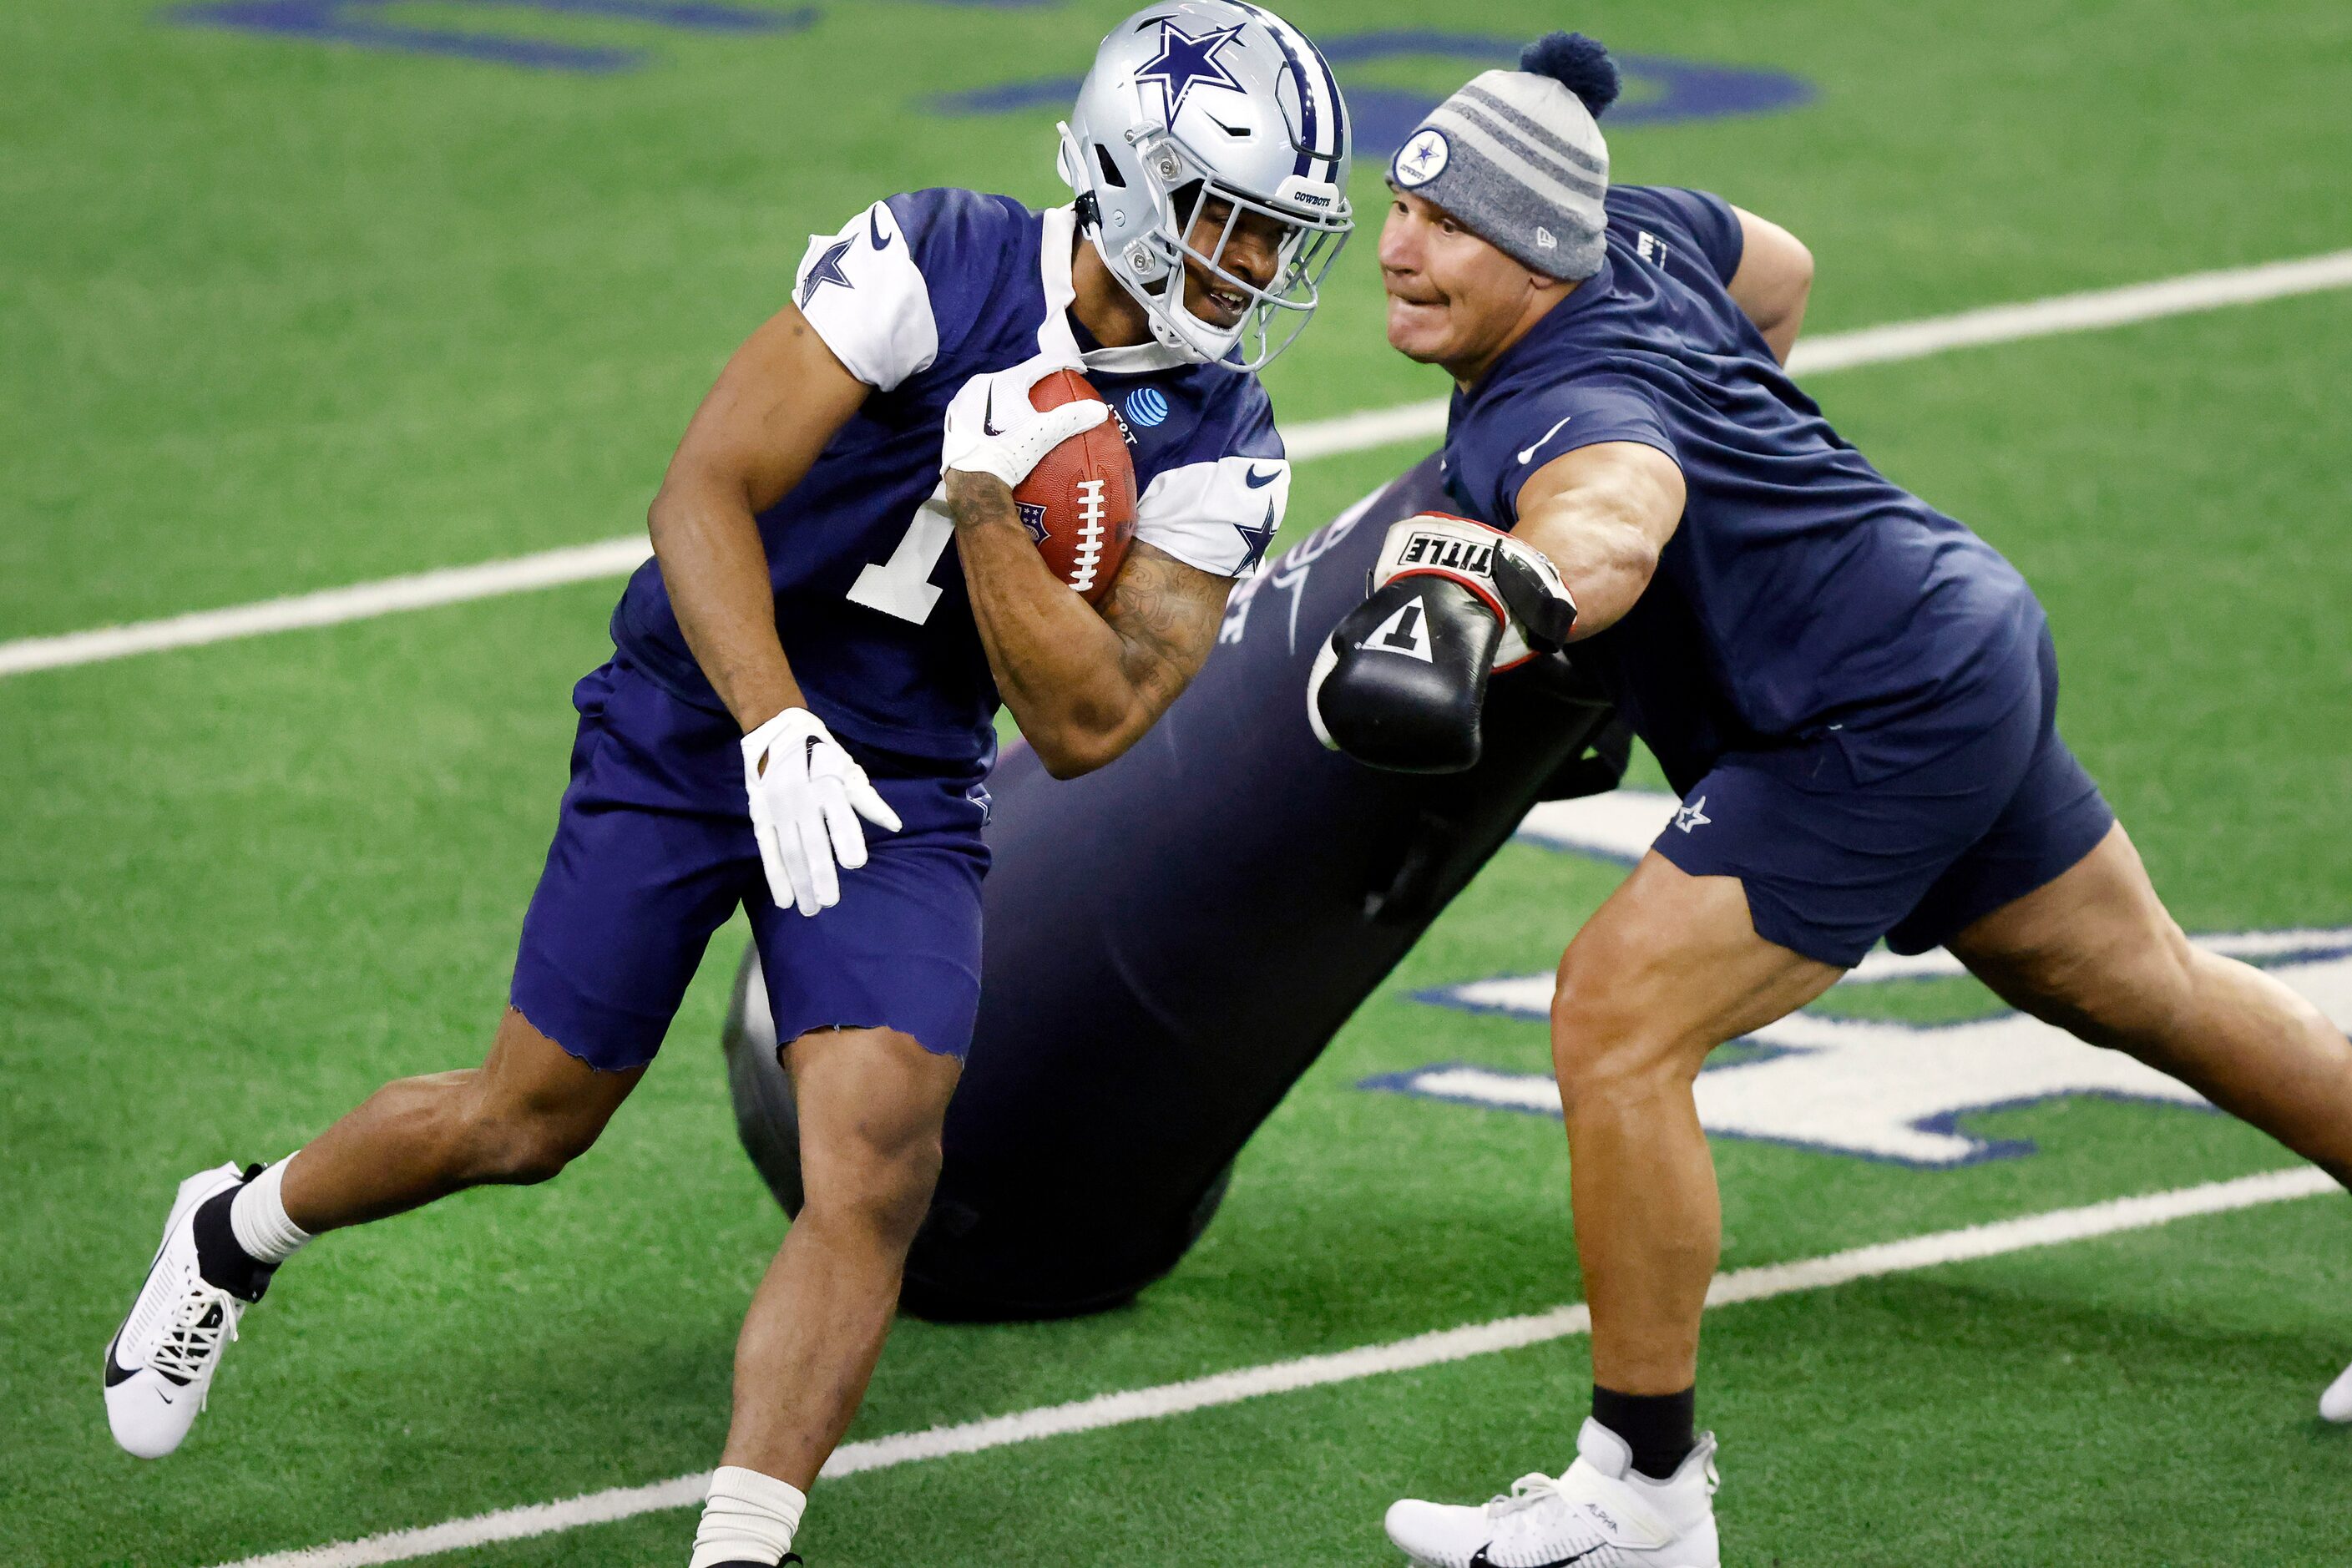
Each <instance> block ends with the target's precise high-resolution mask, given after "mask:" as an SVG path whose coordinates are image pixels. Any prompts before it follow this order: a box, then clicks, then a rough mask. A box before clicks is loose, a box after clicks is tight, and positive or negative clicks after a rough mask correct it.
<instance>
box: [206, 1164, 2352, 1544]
mask: <svg viewBox="0 0 2352 1568" xmlns="http://www.w3.org/2000/svg"><path fill="white" fill-rule="evenodd" d="M2338 1190H2340V1189H2338V1188H2337V1187H2336V1184H2334V1183H2333V1182H2331V1181H2329V1180H2328V1179H2327V1178H2326V1176H2324V1175H2322V1174H2321V1173H2319V1172H2317V1171H2315V1170H2313V1169H2311V1168H2310V1167H2309V1166H2297V1167H2294V1168H2293V1169H2290V1170H2284V1171H2273V1172H2267V1173H2263V1174H2261V1175H2255V1176H2241V1177H2239V1178H2237V1179H2236V1180H2234V1181H2227V1182H2209V1183H2206V1184H2203V1185H2201V1186H2194V1187H2179V1188H2176V1189H2174V1190H2172V1191H2169V1192H2161V1193H2150V1194H2146V1195H2144V1196H2140V1197H2131V1198H2116V1199H2113V1200H2111V1201H2109V1202H2106V1203H2099V1204H2090V1205H2085V1206H2084V1207H2081V1208H2071V1209H2056V1210H2053V1211H2052V1212H2050V1213H2047V1214H2035V1215H2021V1216H2019V1217H2018V1218H2016V1219H2005V1220H1997V1221H1994V1222H1993V1223H1992V1224H1990V1225H1979V1226H1969V1227H1968V1228H1966V1229H1963V1230H1946V1231H1937V1232H1935V1233H1934V1234H1932V1235H1928V1236H1915V1237H1909V1238H1907V1239H1906V1240H1902V1241H1890V1242H1882V1243H1880V1244H1878V1245H1877V1246H1874V1247H1854V1248H1853V1249H1852V1250H1850V1251H1846V1252H1832V1253H1830V1254H1828V1255H1827V1256H1825V1257H1822V1258H1802V1259H1800V1260H1798V1261H1796V1262H1793V1263H1772V1264H1766V1265H1764V1266H1762V1267H1760V1268H1742V1269H1738V1270H1737V1271H1735V1272H1733V1273H1729V1274H1725V1275H1721V1276H1719V1277H1718V1278H1717V1279H1716V1281H1715V1284H1714V1286H1713V1287H1712V1288H1711V1289H1709V1290H1708V1291H1707V1294H1706V1304H1707V1305H1708V1306H1709V1307H1711V1308H1712V1307H1721V1306H1727V1305H1729V1304H1731V1303H1733V1302H1736V1301H1761V1300H1769V1299H1770V1298H1772V1297H1775V1296H1789V1295H1794V1294H1797V1293H1799V1292H1802V1291H1808V1290H1822V1289H1829V1288H1831V1287H1832V1286H1836V1285H1843V1284H1847V1283H1849V1282H1851V1281H1853V1280H1856V1279H1875V1278H1878V1277H1880V1276H1883V1275H1888V1274H1903V1273H1907V1272H1910V1271H1912V1270H1914V1269H1920V1268H1937V1267H1938V1266H1940V1265H1943V1264H1947V1263H1962V1262H1968V1261H1969V1260H1972V1259H1977V1258H1998V1257H2000V1256H2002V1255H2003V1254H2006V1253H2011V1252H2023V1251H2027V1250H2029V1249H2031V1248H2033V1247H2054V1246H2057V1245H2059V1244H2061V1243H2063V1242H2069V1241H2083V1240H2086V1239H2088V1238H2090V1237H2100V1236H2115V1235H2118V1234H2121V1233H2123V1232H2125V1231H2133V1230H2145V1229H2147V1228H2148V1227H2149V1226H2159V1225H2165V1224H2168V1223H2169V1222H2171V1221H2173V1220H2177V1219H2186V1218H2189V1216H2191V1215H2214V1214H2226V1213H2229V1212H2231V1210H2234V1209H2246V1208H2253V1207H2256V1206H2258V1205H2263V1204H2274V1203H2283V1202H2285V1201H2287V1200H2289V1199H2293V1198H2307V1197H2313V1196H2315V1195H2317V1194H2322V1193H2329V1192H2336V1191H2338ZM1590 1328H1591V1315H1590V1314H1589V1313H1588V1312H1587V1310H1586V1309H1585V1306H1584V1304H1583V1303H1582V1302H1577V1303H1575V1304H1574V1305H1571V1306H1566V1307H1556V1308H1554V1309H1552V1310H1550V1311H1548V1312H1536V1313H1532V1314H1530V1315H1528V1316H1526V1317H1518V1318H1498V1319H1496V1320H1495V1321H1492V1322H1486V1323H1472V1324H1468V1325H1466V1326H1465V1327H1462V1328H1458V1329H1445V1330H1442V1331H1438V1332H1436V1333H1428V1334H1416V1335H1414V1336H1413V1337H1412V1338H1411V1339H1404V1340H1394V1341H1391V1342H1389V1343H1387V1344H1378V1345H1364V1346H1361V1347H1360V1348H1358V1349H1355V1350H1349V1351H1339V1352H1335V1353H1333V1354H1329V1355H1313V1356H1301V1357H1299V1358H1298V1359H1297V1360H1296V1361H1280V1362H1274V1363H1269V1364H1267V1365H1265V1366H1253V1367H1244V1368H1242V1369H1240V1370H1239V1371H1235V1372H1221V1373H1213V1374H1212V1375H1210V1376H1208V1377H1196V1378H1192V1379H1189V1380H1187V1381H1185V1382H1182V1383H1166V1384H1160V1385H1159V1386H1158V1387H1155V1388H1138V1389H1130V1390H1129V1391H1127V1392H1125V1393H1121V1394H1100V1395H1097V1397H1095V1398H1093V1399H1081V1400H1076V1401H1073V1402H1072V1403H1070V1404H1067V1405H1043V1406H1040V1407H1039V1408H1037V1409H1034V1410H1023V1411H1019V1412H1016V1413H1015V1414H1013V1415H995V1416H991V1417H989V1418H987V1419H986V1420H982V1421H966V1422H963V1423H961V1424H960V1425H957V1426H934V1427H932V1428H931V1429H930V1430H929V1431H926V1432H902V1433H898V1434H897V1435H895V1436H888V1437H872V1438H868V1439H866V1441H864V1442H860V1443H851V1444H849V1445H847V1446H846V1447H843V1448H841V1449H840V1450H838V1451H837V1452H835V1455H834V1456H833V1458H832V1460H831V1461H830V1462H828V1463H827V1464H826V1466H825V1467H824V1473H825V1475H827V1476H828V1477H835V1478H838V1477H841V1476H848V1475H855V1474H856V1473H857V1472H858V1471H860V1470H879V1469H887V1468H890V1467H892V1466H895V1465H908V1464H918V1463H920V1462H922V1461H924V1460H927V1459H940V1458H948V1457H949V1456H950V1455H955V1454H977V1453H981V1452H982V1451H984V1450H987V1449H991V1448H1002V1447H1008V1446H1010V1445H1012V1444H1014V1443H1027V1442H1034V1441H1035V1440H1036V1439H1038V1438H1040V1437H1059V1436H1067V1435H1069V1434H1071V1433H1074V1432H1095V1431H1100V1430H1101V1429H1103V1428H1104V1427H1107V1426H1129V1425H1131V1424H1133V1423H1136V1422H1140V1421H1159V1420H1164V1419H1166V1418H1167V1417H1169V1416H1171V1415H1183V1414H1185V1413H1187V1412H1189V1411H1194V1410H1207V1409H1213V1408H1214V1407H1216V1406H1219V1405H1237V1404H1239V1403H1241V1402H1242V1401H1243V1400H1245V1399H1255V1398H1259V1397H1261V1396H1262V1395H1265V1394H1289V1393H1294V1392H1296V1391H1297V1390H1299V1389H1302V1388H1319V1387H1323V1386H1325V1385H1328V1384H1337V1383H1352V1382H1355V1381H1357V1380H1358V1379H1360V1378H1367V1377H1377V1376H1379V1375H1381V1373H1391V1372H1403V1371H1406V1370H1408V1369H1410V1368H1413V1367H1424V1366H1440V1365H1443V1364H1444V1363H1448V1362H1457V1361H1465V1360H1468V1359H1469V1358H1471V1357H1473V1356H1482V1355H1491V1354H1493V1353H1494V1352H1497V1351H1510V1350H1520V1349H1524V1348H1526V1347H1527V1346H1529V1345H1539V1344H1545V1343H1548V1342H1551V1341H1554V1340H1564V1339H1570V1338H1573V1337H1575V1336H1577V1335H1579V1334H1582V1333H1584V1332H1586V1331H1588V1330H1589V1329H1590ZM708 1480H709V1476H708V1475H707V1474H702V1473H698V1474H695V1475H690V1476H678V1477H676V1478H675V1479H670V1480H667V1481H656V1482H655V1483H653V1484H652V1485H650V1486H642V1487H617V1488H614V1489H610V1490H606V1491H601V1492H591V1493H589V1494H588V1495H586V1496H585V1497H576V1498H571V1499H567V1500H564V1501H562V1502H549V1503H534V1504H532V1505H530V1506H529V1507H527V1508H510V1509H501V1510H499V1511H497V1512H495V1513H483V1514H476V1515H474V1516H472V1517H471V1518H467V1519H454V1520H450V1521H446V1523H442V1524H435V1525H426V1526H425V1527H423V1528H421V1529H416V1530H396V1531H391V1532H389V1533H387V1534H383V1535H371V1536H368V1537H366V1538H364V1539H362V1540H359V1541H345V1542H334V1543H332V1544H330V1545H326V1546H312V1547H307V1548H304V1549H303V1550H300V1551H297V1552H271V1553H269V1554H268V1555H267V1556H261V1557H248V1558H246V1559H244V1560H242V1561H240V1562H237V1563H229V1564H225V1565H224V1568H364V1565H366V1564H373V1563H405V1562H408V1561H409V1560H411V1559H413V1558H417V1557H426V1556H431V1555H432V1554H434V1553H436V1552H457V1551H462V1550H465V1549H467V1548H468V1547H475V1546H484V1545H488V1544H489V1543H490V1542H499V1541H519V1540H521V1539H523V1538H525V1537H528V1536H534V1535H547V1534H551V1533H553V1532H555V1531H565V1530H577V1529H579V1528H581V1527H582V1526H583V1525H591V1524H605V1523H609V1522H611V1521H614V1520H621V1519H630V1518H634V1517H635V1516H636V1515H638V1514H641V1513H652V1512H656V1511H657V1510H664V1509H683V1508H690V1507H692V1506H693V1505H695V1504H696V1503H698V1502H700V1501H701V1500H702V1493H703V1488H704V1486H705V1484H706V1483H707V1482H708Z"/></svg>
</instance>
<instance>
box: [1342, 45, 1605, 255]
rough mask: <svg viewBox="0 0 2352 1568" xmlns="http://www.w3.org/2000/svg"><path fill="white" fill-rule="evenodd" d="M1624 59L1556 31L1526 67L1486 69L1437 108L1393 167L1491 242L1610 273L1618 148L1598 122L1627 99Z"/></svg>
mask: <svg viewBox="0 0 2352 1568" xmlns="http://www.w3.org/2000/svg"><path fill="white" fill-rule="evenodd" d="M1617 87H1618V79H1617V65H1616V62H1615V61H1613V60H1612V59H1611V58H1609V51H1608V50H1607V49H1606V48H1603V47H1601V45H1600V44H1599V43H1598V42H1596V41H1594V40H1593V39H1591V38H1588V37H1585V36H1584V35H1583V34H1581V33H1552V34H1549V35H1548V36H1547V37H1542V38H1538V39H1537V40H1536V41H1535V42H1534V43H1532V44H1530V45H1528V47H1527V49H1526V51H1525V52H1524V53H1522V54H1521V55H1520V56H1519V68H1518V69H1517V70H1515V71H1500V70H1496V71H1483V72H1481V73H1480V74H1479V75H1477V76H1475V77H1474V78H1472V79H1471V80H1470V82H1469V83H1468V84H1467V85H1466V86H1465V87H1464V88H1463V89H1461V90H1460V91H1459V92H1456V93H1455V94H1454V96H1453V97H1451V98H1449V99H1447V100H1445V101H1444V103H1441V104H1439V105H1438V106H1437V107H1436V108H1435V109H1433V110H1430V111H1429V115H1428V117H1427V118H1426V119H1424V120H1423V121H1422V122H1421V124H1420V125H1419V126H1418V127H1417V128H1415V130H1414V131H1413V133H1412V135H1411V136H1409V137H1407V138H1405V142H1404V145H1403V146H1402V147H1401V148H1399V149H1398V150H1397V154H1396V157H1395V158H1394V159H1393V160H1392V161H1391V163H1390V164H1389V179H1390V182H1391V184H1394V185H1396V187H1397V188H1398V189H1400V190H1405V191H1411V192H1412V193H1413V194H1414V195H1418V196H1425V197H1427V198H1428V199H1429V200H1431V201H1433V202H1435V203H1436V204H1437V205H1439V206H1442V207H1444V209H1445V210H1446V211H1447V212H1450V213H1452V214H1453V215H1454V216H1455V217H1456V218H1458V219H1460V220H1461V221H1462V222H1463V223H1464V224H1465V225H1467V226H1469V228H1470V230H1471V231H1472V232H1473V233H1475V234H1476V235H1477V236H1478V237H1480V238H1481V239H1484V240H1486V242H1487V243H1488V244H1490V245H1492V246H1494V247H1496V249H1498V250H1501V251H1503V252H1504V253H1506V254H1507V255H1508V256H1510V257H1512V258H1514V259H1516V260H1517V261H1518V262H1520V263H1521V264H1523V265H1524V266H1526V267H1528V268H1530V269H1531V270H1534V271H1537V272H1541V273H1543V274H1545V275H1546V276H1547V277H1551V278H1564V279H1577V278H1590V277H1591V276H1592V275H1593V274H1594V273H1596V272H1598V271H1600V270H1601V256H1602V254H1603V248H1604V247H1603V243H1602V235H1603V232H1604V231H1605V229H1606V227H1607V225H1608V221H1609V218H1608V214H1607V213H1606V212H1604V211H1603V210H1602V208H1601V198H1602V197H1603V196H1605V195H1608V194H1609V144H1608V142H1606V141H1604V140H1603V139H1602V137H1601V127H1600V125H1599V123H1598V121H1599V119H1600V117H1601V113H1602V112H1603V111H1604V110H1607V109H1608V107H1609V106H1610V105H1611V104H1612V103H1614V102H1615V101H1616V100H1617Z"/></svg>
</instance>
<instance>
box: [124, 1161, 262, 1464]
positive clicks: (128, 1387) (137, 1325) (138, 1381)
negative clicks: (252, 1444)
mask: <svg viewBox="0 0 2352 1568" xmlns="http://www.w3.org/2000/svg"><path fill="white" fill-rule="evenodd" d="M243 1180H244V1173H242V1172H240V1171H239V1170H238V1169H237V1167H236V1166H235V1165H217V1166H215V1167H214V1168H213V1169H211V1170H209V1171H199V1172H197V1173H195V1174H194V1175H193V1176H190V1177H189V1178H188V1179H187V1180H186V1181H184V1182H182V1183H181V1184H180V1192H179V1195H178V1196H177V1197H176V1198H174V1199H173V1202H172V1212H171V1214H170V1215H168V1216H167V1217H166V1218H165V1219H164V1221H163V1245H162V1246H160V1247H157V1248H156V1249H155V1261H154V1262H153V1263H152V1264H151V1265H149V1266H148V1269H147V1281H146V1283H145V1284H143V1285H142V1286H141V1287H140V1289H139V1297H138V1300H135V1301H133V1302H132V1303H131V1314H130V1316H128V1317H126V1318H124V1319H123V1320H122V1326H121V1327H120V1328H118V1329H116V1330H115V1331H114V1338H113V1339H111V1340H110V1341H109V1342H107V1346H106V1423H107V1425H108V1426H110V1427H111V1428H112V1429H113V1431H114V1440H115V1441H116V1442H117V1443H119V1444H121V1446H122V1447H123V1449H124V1451H125V1452H127V1453H131V1454H133V1455H136V1456H137V1457H138V1458H142V1459H160V1458H163V1456H164V1455H166V1454H168V1453H170V1452H171V1451H172V1450H173V1449H174V1448H176V1447H179V1446H180V1440H181V1439H182V1438H184V1437H185V1436H187V1435H188V1428H189V1427H190V1426H194V1424H195V1419H196V1414H197V1412H199V1411H201V1410H202V1409H204V1407H205V1394H207V1393H208V1392H209V1391H210V1390H211V1388H212V1383H213V1373H215V1372H216V1371H218V1370H219V1368H220V1359H221V1352H222V1351H223V1350H225V1349H226V1348H227V1345H228V1342H230V1341H231V1340H234V1339H235V1338H236V1321H237V1319H238V1318H240V1317H242V1316H243V1315H244V1313H245V1310H246V1308H247V1306H249V1305H251V1303H250V1302H249V1301H247V1300H245V1299H243V1298H241V1297H239V1296H236V1295H235V1294H233V1293H231V1292H230V1291H227V1290H225V1289H221V1288H220V1287H219V1286H216V1285H215V1284H213V1283H212V1282H211V1281H209V1280H207V1279H205V1276H204V1271H203V1270H202V1269H201V1268H199V1267H198V1266H197V1261H196V1228H195V1218H196V1210H197V1209H198V1208H199V1207H201V1206H202V1205H203V1204H204V1202H205V1199H207V1198H210V1197H213V1196H215V1195H216V1194H220V1193H224V1192H227V1191H230V1190H232V1189H234V1188H235V1187H236V1185H237V1184H238V1183H240V1182H241V1181H243Z"/></svg>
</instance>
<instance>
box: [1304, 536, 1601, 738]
mask: <svg viewBox="0 0 2352 1568" xmlns="http://www.w3.org/2000/svg"><path fill="white" fill-rule="evenodd" d="M1371 579H1372V588H1371V594H1370V596H1369V597H1367V598H1366V599H1365V601H1364V602H1363V603H1362V604H1360V605H1357V606H1356V607H1355V608H1354V609H1352V610H1350V611H1349V612H1348V614H1347V615H1346V616H1344V617H1342V618H1341V620H1340V622H1339V626H1337V627H1336V628H1334V629H1333V631H1332V634H1331V636H1330V637H1329V638H1328V640H1327V641H1326V642H1325V644H1324V646H1323V648H1322V649H1321V651H1320V652H1319V653H1318V654H1317V656H1316V659H1315V667H1314V669H1313V671H1312V672H1311V673H1310V674H1309V675H1308V677H1307V722H1308V723H1309V724H1310V725H1312V726H1313V728H1314V731H1315V736H1316V739H1318V741H1320V742H1323V744H1324V745H1326V746H1328V747H1329V748H1331V749H1332V750H1335V751H1341V752H1347V753H1348V754H1349V756H1351V757H1354V758H1355V759H1356V760H1357V761H1359V762H1361V763H1368V764H1370V765H1371V766H1373V767H1379V768H1389V769H1392V770H1394V771H1397V772H1401V773H1457V772H1459V771H1461V770H1462V769H1464V768H1466V767H1469V766H1470V765H1472V764H1473V763H1475V762H1477V760H1478V752H1479V734H1478V722H1479V713H1480V710H1481V709H1482V708H1483V707H1484V706H1485V704H1486V678H1487V676H1488V674H1489V673H1490V672H1492V671H1493V670H1495V669H1496V668H1505V669H1507V668H1511V667H1512V666H1513V665H1516V664H1520V663H1524V662H1525V661H1526V660H1528V659H1529V658H1534V657H1535V656H1536V654H1538V653H1541V652H1550V651H1553V650H1556V649H1558V648H1559V647H1560V645H1561V644H1562V643H1564V642H1566V641H1567V639H1568V634H1569V632H1570V629H1571V628H1572V627H1573V626H1575V624H1576V604H1575V601H1574V600H1572V599H1571V598H1570V596H1569V593H1568V589H1567V587H1566V585H1565V584H1562V583H1561V581H1560V577H1559V572H1558V570H1557V569H1555V568H1554V567H1553V565H1552V563H1551V562H1550V560H1549V558H1547V557H1546V556H1544V555H1543V554H1542V553H1541V552H1538V551H1536V550H1534V549H1531V548H1529V547H1528V546H1527V545H1524V544H1521V543H1519V542H1517V540H1515V539H1513V538H1511V536H1510V535H1508V534H1507V533H1504V532H1502V531H1500V530H1497V529H1492V528H1488V527H1487V526H1486V524H1484V523H1480V522H1473V521H1469V520H1468V519H1466V518H1458V517H1447V516H1445V515H1444V514H1442V513H1424V514H1423V515H1421V516H1418V517H1409V518H1406V519H1404V520H1403V521H1400V522H1397V523H1395V524H1393V525H1391V527H1390V529H1389V532H1388V537H1387V539H1385V540H1384V541H1383V542H1381V553H1380V558H1379V560H1378V561H1377V562H1375V563H1374V564H1373V567H1372V573H1371Z"/></svg>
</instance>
